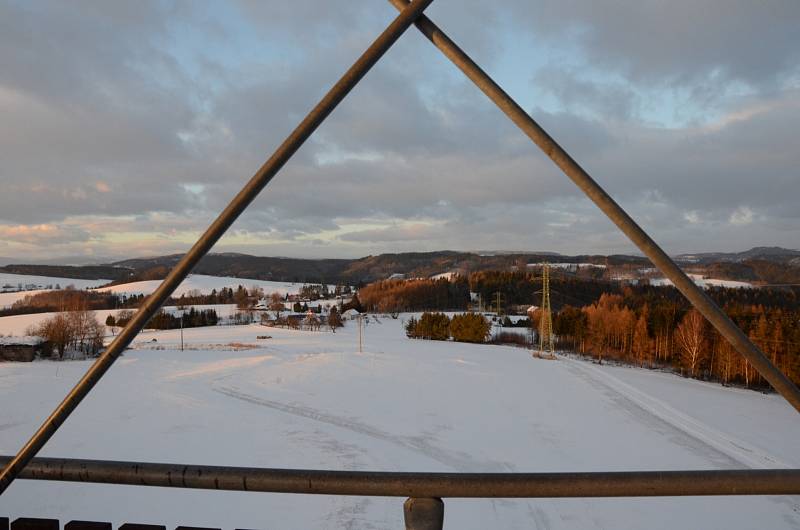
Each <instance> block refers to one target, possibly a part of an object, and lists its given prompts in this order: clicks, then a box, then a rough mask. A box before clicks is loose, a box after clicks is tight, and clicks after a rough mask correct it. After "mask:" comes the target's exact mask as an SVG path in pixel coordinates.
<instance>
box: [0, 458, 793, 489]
mask: <svg viewBox="0 0 800 530" xmlns="http://www.w3.org/2000/svg"><path fill="white" fill-rule="evenodd" d="M9 461H10V457H7V456H4V457H0V464H2V463H7V462H9ZM19 478H22V479H31V480H55V481H67V482H92V483H100V484H125V485H133V486H159V487H168V488H193V489H208V490H226V491H258V492H271V493H303V494H314V495H358V496H379V497H425V498H447V497H461V498H477V497H485V498H515V497H517V498H535V497H541V498H555V497H653V496H693V495H800V470H796V469H764V470H762V469H746V470H721V471H720V470H713V471H626V472H596V473H400V472H375V471H319V470H311V469H268V468H250V467H224V466H197V465H183V464H159V463H149V462H117V461H106V460H80V459H69V458H35V459H33V460H32V461H31V462H30V463H28V465H27V466H26V467H25V469H23V470H22V472H21V473H20V475H19Z"/></svg>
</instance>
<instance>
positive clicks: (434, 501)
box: [403, 497, 444, 530]
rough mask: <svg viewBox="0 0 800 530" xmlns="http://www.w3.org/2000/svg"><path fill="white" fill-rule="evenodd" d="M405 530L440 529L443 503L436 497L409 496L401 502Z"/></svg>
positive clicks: (442, 520) (442, 523)
mask: <svg viewBox="0 0 800 530" xmlns="http://www.w3.org/2000/svg"><path fill="white" fill-rule="evenodd" d="M403 520H404V522H405V526H406V530H442V527H443V526H444V503H443V502H442V499H438V498H419V497H409V498H408V499H407V500H406V502H404V503H403Z"/></svg>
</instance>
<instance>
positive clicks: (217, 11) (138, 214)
mask: <svg viewBox="0 0 800 530" xmlns="http://www.w3.org/2000/svg"><path fill="white" fill-rule="evenodd" d="M427 13H428V15H429V16H430V17H431V18H432V19H434V20H435V21H436V22H437V23H438V24H439V25H440V26H441V27H442V28H443V29H444V30H445V31H446V32H448V34H449V35H450V36H451V37H452V38H453V40H455V41H456V42H458V43H459V44H460V45H461V46H462V48H464V49H465V50H466V51H467V52H468V53H469V54H470V55H471V56H472V57H473V58H474V59H475V60H476V61H477V62H478V63H479V64H481V65H482V66H483V67H484V69H485V70H487V71H488V72H489V73H490V75H492V76H493V77H494V78H495V79H496V80H497V81H498V83H499V84H500V85H501V86H503V87H504V88H505V89H506V90H507V91H508V92H509V93H510V94H511V95H512V96H513V97H514V98H515V99H517V101H518V102H519V103H520V104H521V105H522V106H523V107H524V108H525V109H526V110H528V111H529V112H530V113H531V115H532V116H533V117H534V118H535V119H537V120H538V121H539V122H540V123H541V124H543V125H544V126H545V128H546V129H548V130H549V131H550V132H551V134H552V135H553V136H554V137H555V138H556V139H557V140H558V141H559V142H561V143H562V145H563V146H564V147H565V148H566V149H567V151H568V152H570V153H571V154H572V155H573V157H574V158H576V159H577V160H578V161H579V162H580V163H581V164H582V165H583V166H584V167H585V168H586V169H587V170H588V171H589V173H590V174H592V175H593V176H594V178H595V179H596V180H597V181H599V182H600V184H601V185H603V186H604V187H605V188H606V189H607V190H608V191H609V192H610V193H611V194H612V195H613V196H614V197H615V198H616V199H617V201H618V202H619V203H620V204H621V205H622V206H623V207H624V208H625V209H626V210H627V211H628V212H629V213H631V215H633V217H634V218H635V219H637V221H639V222H640V224H641V225H642V226H643V227H644V228H645V229H646V230H648V231H650V233H651V235H653V237H654V238H655V239H656V241H658V242H659V243H661V244H662V245H663V246H664V247H665V248H666V250H667V251H668V252H672V253H679V252H695V251H733V250H744V249H746V248H749V247H751V246H758V245H781V246H785V247H790V248H797V247H800V204H798V200H799V199H800V37H799V36H798V28H799V27H800V2H798V1H797V0H764V1H759V2H755V1H752V0H670V1H666V0H663V1H662V0H644V1H640V2H623V1H617V0H605V1H600V2H598V1H594V0H504V1H501V2H482V1H478V0H458V1H455V0H437V1H436V2H434V4H433V5H432V6H431V7H430V8H429V9H428V11H427ZM395 15H396V11H395V10H394V9H393V8H392V7H391V5H389V4H388V3H387V2H385V1H380V0H350V1H347V2H334V1H332V0H293V1H292V2H270V1H267V0H262V1H248V0H239V1H231V2H226V3H222V2H199V1H197V2H189V1H186V2H168V1H163V2H148V1H137V2H114V3H112V2H106V1H96V2H89V1H77V0H76V1H71V2H60V1H57V2H52V3H51V2H45V1H36V2H28V1H22V0H20V1H17V0H0V256H4V257H14V258H24V259H27V260H43V259H49V258H53V257H59V256H70V257H74V256H86V257H88V258H91V257H133V256H144V255H154V254H163V253H171V252H176V251H183V250H186V249H187V248H188V247H189V246H190V245H191V242H192V241H193V239H194V238H196V237H197V236H198V235H199V233H200V232H201V231H202V230H204V229H205V227H207V226H208V224H209V223H210V222H211V221H212V220H213V218H214V217H215V216H216V215H217V213H218V212H219V211H220V210H221V209H222V208H223V207H224V205H225V204H226V203H227V201H228V200H230V198H231V197H233V195H234V194H235V193H236V192H237V191H238V190H239V188H240V187H241V186H242V185H243V184H244V183H245V182H246V181H247V180H248V179H249V178H250V176H252V174H253V173H254V171H255V170H256V169H257V168H258V167H259V166H260V165H261V164H262V163H263V161H264V160H266V158H267V157H268V156H269V155H270V154H271V152H272V151H273V149H274V148H275V147H276V146H277V145H278V144H279V143H280V142H281V141H282V140H283V139H284V138H285V137H286V135H287V134H288V133H289V132H290V131H291V130H292V129H293V128H294V126H295V125H296V124H297V122H298V121H299V120H300V119H301V118H302V117H303V116H304V114H305V113H306V112H307V111H308V110H309V109H310V108H311V107H312V106H313V105H314V104H316V102H317V101H318V100H319V98H320V97H321V95H322V94H323V93H324V92H325V91H326V90H327V89H328V88H329V87H330V86H331V85H332V84H333V83H334V82H335V81H336V80H337V78H338V77H339V76H340V75H341V73H343V72H344V71H345V70H346V68H348V67H349V66H350V64H351V63H352V62H353V61H354V60H355V58H356V57H357V56H358V55H359V54H360V53H361V52H362V51H363V49H365V48H366V47H367V46H368V45H369V43H370V42H371V41H372V40H373V39H374V38H375V37H376V36H377V35H378V34H379V33H380V32H381V31H382V30H383V28H384V26H385V25H387V24H388V23H389V22H390V21H391V19H392V18H393V17H394V16H395ZM439 249H456V250H473V249H494V250H540V251H542V250H549V251H558V252H564V253H611V252H629V253H631V252H634V251H635V249H634V247H633V246H632V245H631V244H630V243H628V242H627V240H626V239H625V238H624V236H622V235H621V234H618V233H617V231H616V229H615V228H614V227H613V226H612V225H611V223H610V222H609V221H607V220H605V218H604V217H603V216H602V215H601V214H600V213H599V212H598V211H597V210H596V208H595V207H594V205H593V204H591V203H589V202H588V200H586V199H584V198H583V197H582V196H581V194H580V192H579V191H578V190H577V188H576V187H575V186H574V185H573V184H572V183H571V182H570V181H569V180H568V179H567V178H566V177H564V176H563V175H561V174H560V173H559V172H558V171H557V169H556V168H555V166H553V164H552V163H551V162H550V161H549V160H548V159H546V158H545V157H544V155H542V154H540V153H539V152H538V150H537V148H536V147H535V146H534V145H533V144H531V143H530V142H529V141H528V140H527V138H525V137H524V136H522V134H521V133H520V132H519V131H518V130H517V129H516V128H515V127H514V126H513V125H512V124H511V123H510V122H509V121H508V120H507V119H506V118H505V116H504V115H503V114H501V113H500V112H499V111H498V110H497V109H496V108H494V107H493V106H492V105H491V104H490V103H489V102H488V100H486V99H485V97H484V96H483V94H481V93H480V92H479V91H478V90H477V89H476V88H474V87H473V86H472V85H471V84H470V83H469V82H468V81H467V80H466V79H464V78H463V76H462V75H461V73H460V72H459V71H458V70H456V68H455V67H454V66H453V65H451V64H450V63H449V62H447V61H446V60H445V59H444V58H443V57H442V56H441V54H440V53H439V52H438V50H436V49H435V48H434V47H433V46H432V45H430V43H428V42H427V41H426V40H424V38H422V37H421V35H420V34H419V33H418V32H417V31H416V29H414V28H411V29H410V30H409V31H408V32H407V33H406V34H405V35H404V36H403V37H401V39H400V40H399V41H398V42H397V44H395V46H394V47H393V48H392V49H391V50H390V51H389V52H388V53H387V55H386V56H385V57H384V59H383V60H382V61H381V62H380V63H378V65H377V66H376V67H374V68H373V70H372V71H371V72H370V73H369V74H368V75H367V77H366V78H365V79H364V80H363V81H362V82H361V84H360V85H359V86H358V87H357V88H356V89H355V90H354V91H353V92H352V93H351V94H350V95H349V96H348V97H347V99H346V100H345V101H344V102H343V103H342V104H341V105H340V106H339V108H338V109H337V110H336V111H335V112H334V113H333V114H332V115H331V117H330V118H329V119H328V120H327V121H326V122H325V123H324V124H323V125H322V126H321V127H320V128H319V129H318V131H317V132H316V133H315V135H314V136H313V137H312V138H311V140H309V142H307V144H306V145H305V146H304V147H303V148H302V149H301V150H300V151H299V152H298V153H297V155H295V157H294V158H293V159H292V160H291V161H290V162H289V163H288V164H287V165H286V166H285V167H284V169H283V170H282V171H281V172H280V173H279V174H278V176H277V177H276V178H275V179H274V180H273V182H272V183H271V184H270V185H269V186H268V187H267V188H266V189H265V190H264V192H263V193H262V195H261V197H259V199H258V200H257V201H256V202H255V203H254V204H253V205H252V206H251V208H250V209H249V210H248V212H246V213H245V214H244V215H243V216H242V217H241V218H240V219H239V221H237V223H236V224H235V225H234V227H233V229H232V230H231V232H230V233H229V234H228V235H227V236H226V237H225V238H224V239H223V240H222V241H221V242H220V243H219V244H218V245H217V246H216V247H215V251H220V252H221V251H239V252H248V253H253V254H259V255H283V256H296V257H356V256H363V255H367V254H376V253H380V252H391V251H409V250H439Z"/></svg>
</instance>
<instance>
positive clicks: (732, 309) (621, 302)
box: [553, 292, 800, 386]
mask: <svg viewBox="0 0 800 530" xmlns="http://www.w3.org/2000/svg"><path fill="white" fill-rule="evenodd" d="M636 298H637V297H635V296H632V294H631V293H630V292H629V293H627V296H623V295H614V294H604V295H602V296H601V297H600V299H599V300H598V301H597V302H595V303H593V304H589V305H586V306H584V307H581V308H577V307H572V306H567V307H564V308H563V309H562V310H561V311H559V312H558V313H556V314H555V315H554V319H553V331H554V333H555V335H556V342H557V346H558V347H559V348H561V349H571V350H575V351H577V352H579V353H582V354H587V355H592V356H594V357H595V358H597V359H598V361H600V362H602V360H603V359H605V358H613V359H617V360H621V361H625V362H631V363H635V364H638V365H640V366H670V367H673V368H674V369H676V370H678V371H680V372H682V373H684V374H686V375H688V376H691V377H698V378H704V379H716V380H719V381H722V382H723V383H729V382H738V383H742V384H745V385H747V386H760V385H764V384H765V382H764V381H763V380H762V379H761V377H760V376H759V375H758V374H757V373H756V371H755V370H754V369H753V367H752V366H751V365H750V363H749V362H747V361H746V360H745V359H744V358H743V357H741V356H740V355H739V354H738V353H737V352H736V351H735V350H733V348H732V347H731V346H730V345H729V344H728V342H727V341H726V340H725V339H724V338H722V337H721V336H720V335H719V333H717V332H716V330H714V329H713V328H712V327H711V326H710V325H709V324H708V322H706V320H705V319H704V318H703V317H702V315H700V313H698V312H697V310H695V309H693V308H687V307H686V305H685V304H684V303H678V302H673V301H670V300H656V301H654V300H649V301H642V300H641V299H638V300H637V299H636ZM637 302H638V303H637ZM724 309H725V311H726V313H727V314H728V315H729V316H730V317H731V318H732V319H733V320H734V322H735V323H736V324H737V325H738V326H739V327H740V328H741V329H742V330H743V331H744V332H745V333H746V334H747V335H748V336H749V337H750V338H751V339H752V340H753V342H754V343H755V344H756V345H758V346H759V347H760V348H761V349H762V351H764V353H765V354H767V356H768V357H770V359H771V360H772V362H773V363H774V364H775V365H776V366H777V367H778V368H779V369H781V370H782V371H783V372H784V373H785V374H786V375H787V376H788V377H790V378H791V379H792V380H794V381H795V382H796V383H800V311H798V310H788V309H782V308H780V307H777V308H775V307H772V308H770V307H764V306H762V305H745V304H738V303H729V304H727V305H725V306H724Z"/></svg>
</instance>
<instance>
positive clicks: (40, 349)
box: [0, 336, 53, 362]
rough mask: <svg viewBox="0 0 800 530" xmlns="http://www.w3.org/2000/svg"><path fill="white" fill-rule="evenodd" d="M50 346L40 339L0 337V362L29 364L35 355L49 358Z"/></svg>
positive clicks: (51, 351)
mask: <svg viewBox="0 0 800 530" xmlns="http://www.w3.org/2000/svg"><path fill="white" fill-rule="evenodd" d="M52 353H53V347H52V345H51V344H50V343H49V342H47V341H45V340H44V339H42V338H41V337H30V336H27V337H0V361H17V362H31V361H33V359H34V358H36V354H39V355H41V356H42V357H49V356H50V355H51V354H52Z"/></svg>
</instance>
